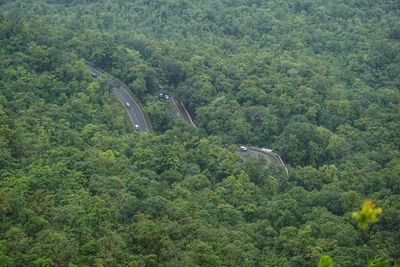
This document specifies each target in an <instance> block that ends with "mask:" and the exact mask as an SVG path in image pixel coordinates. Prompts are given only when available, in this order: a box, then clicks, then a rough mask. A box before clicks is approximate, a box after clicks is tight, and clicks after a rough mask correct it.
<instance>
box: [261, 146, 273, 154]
mask: <svg viewBox="0 0 400 267" xmlns="http://www.w3.org/2000/svg"><path fill="white" fill-rule="evenodd" d="M261 151H262V152H265V153H273V152H274V151H273V150H272V149H269V148H264V147H263V148H261Z"/></svg>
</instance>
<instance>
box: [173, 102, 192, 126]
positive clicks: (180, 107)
mask: <svg viewBox="0 0 400 267" xmlns="http://www.w3.org/2000/svg"><path fill="white" fill-rule="evenodd" d="M171 100H172V104H173V105H174V106H175V108H176V110H177V111H178V112H179V113H180V114H181V116H182V118H183V119H184V120H185V121H186V122H187V123H189V124H190V125H191V126H192V127H194V128H197V126H196V124H194V122H193V120H192V118H191V117H190V114H189V112H188V111H187V109H186V108H185V106H184V105H183V103H182V102H180V101H178V100H176V99H175V98H174V97H172V96H171Z"/></svg>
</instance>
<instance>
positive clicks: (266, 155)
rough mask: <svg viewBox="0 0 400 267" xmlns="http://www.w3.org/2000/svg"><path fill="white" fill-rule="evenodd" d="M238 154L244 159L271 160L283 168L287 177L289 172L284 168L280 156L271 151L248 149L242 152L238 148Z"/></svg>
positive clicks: (284, 165)
mask: <svg viewBox="0 0 400 267" xmlns="http://www.w3.org/2000/svg"><path fill="white" fill-rule="evenodd" d="M239 154H240V156H241V157H243V158H245V157H246V156H253V157H258V156H262V157H264V158H266V159H267V160H268V161H269V162H271V159H273V160H275V161H276V162H277V163H278V165H280V166H282V167H283V169H284V170H285V173H286V175H288V176H289V170H288V168H287V167H286V164H285V163H284V162H283V160H282V158H281V156H280V155H278V154H277V153H276V152H274V151H272V150H271V149H265V148H257V147H248V148H247V151H242V150H240V148H239Z"/></svg>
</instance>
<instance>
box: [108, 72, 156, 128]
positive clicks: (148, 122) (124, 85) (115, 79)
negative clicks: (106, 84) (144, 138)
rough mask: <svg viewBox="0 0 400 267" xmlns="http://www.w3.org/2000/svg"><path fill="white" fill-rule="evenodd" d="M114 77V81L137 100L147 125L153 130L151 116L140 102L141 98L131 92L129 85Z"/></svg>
mask: <svg viewBox="0 0 400 267" xmlns="http://www.w3.org/2000/svg"><path fill="white" fill-rule="evenodd" d="M112 79H113V80H114V82H116V83H117V84H118V85H119V86H120V87H121V88H122V89H124V90H125V91H126V92H127V93H128V94H129V95H130V96H131V97H132V98H133V100H135V102H136V104H137V105H138V106H139V109H140V112H141V113H142V115H143V118H144V120H145V121H146V127H147V129H148V130H149V131H153V126H152V125H151V122H150V117H149V115H148V114H147V113H145V112H144V111H143V110H144V107H143V105H142V103H141V102H140V100H139V98H137V97H136V96H135V95H133V94H132V93H129V91H128V89H129V87H128V86H127V85H126V84H125V83H123V82H122V81H121V80H119V79H118V78H115V77H112Z"/></svg>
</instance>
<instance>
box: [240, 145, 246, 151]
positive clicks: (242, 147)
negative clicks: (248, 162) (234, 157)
mask: <svg viewBox="0 0 400 267" xmlns="http://www.w3.org/2000/svg"><path fill="white" fill-rule="evenodd" d="M239 149H240V151H247V147H246V146H240V148H239Z"/></svg>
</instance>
